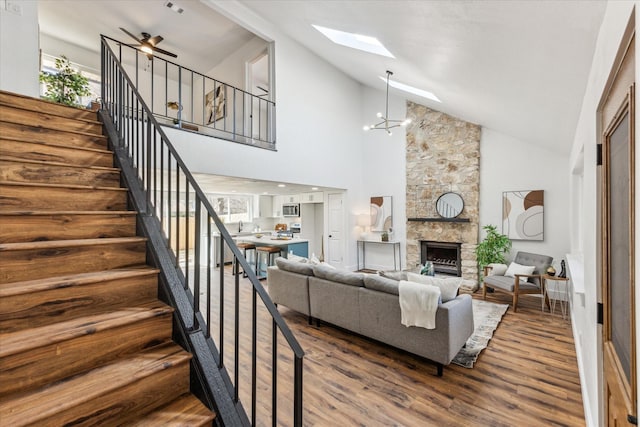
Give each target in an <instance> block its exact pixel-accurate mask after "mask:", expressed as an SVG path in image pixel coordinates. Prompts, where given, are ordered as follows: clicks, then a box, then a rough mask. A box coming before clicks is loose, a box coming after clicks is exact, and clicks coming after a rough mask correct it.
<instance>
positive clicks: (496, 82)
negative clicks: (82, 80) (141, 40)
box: [39, 0, 606, 153]
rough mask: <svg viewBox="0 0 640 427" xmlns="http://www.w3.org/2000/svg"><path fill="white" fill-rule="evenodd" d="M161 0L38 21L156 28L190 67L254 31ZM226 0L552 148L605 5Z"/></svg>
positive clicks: (67, 5)
mask: <svg viewBox="0 0 640 427" xmlns="http://www.w3.org/2000/svg"><path fill="white" fill-rule="evenodd" d="M228 1H231V0H228ZM165 3H166V1H165V0H103V1H82V2H81V1H75V0H46V1H45V0H41V1H40V2H39V16H40V18H39V19H40V26H41V31H42V32H44V33H47V34H50V35H51V36H53V37H57V38H59V39H62V40H67V41H73V42H74V43H76V44H80V45H82V46H84V47H86V48H88V49H93V50H96V49H97V48H98V43H97V40H98V39H99V34H100V33H102V34H106V35H108V36H111V37H114V38H117V39H119V40H123V41H129V40H127V36H126V35H125V34H124V33H122V32H121V31H120V30H119V29H118V28H119V27H124V28H126V29H128V30H129V31H131V32H133V33H137V34H139V33H140V32H142V31H146V32H149V33H151V35H156V34H161V35H162V36H163V37H164V38H165V40H164V41H163V42H162V45H160V47H162V48H164V49H166V50H169V51H173V52H177V53H179V58H178V62H179V63H181V64H184V65H186V66H189V67H192V68H194V69H196V70H200V71H207V70H210V69H211V68H213V67H214V66H215V65H216V64H217V63H218V62H220V61H221V60H222V59H223V58H224V57H226V56H227V55H228V54H230V53H231V52H233V51H234V50H235V49H237V48H238V47H239V46H241V45H242V44H244V43H246V42H247V41H248V40H250V38H251V37H253V35H252V34H251V33H249V32H248V31H246V30H245V29H243V28H242V27H241V26H240V25H238V23H234V22H231V21H229V20H228V19H227V18H224V17H222V16H221V15H220V14H219V13H217V12H216V11H215V10H214V9H217V8H224V3H226V2H225V1H223V2H220V1H216V0H204V1H202V2H200V1H197V0H176V1H174V2H173V3H175V4H177V5H179V6H180V7H182V8H184V12H183V13H182V14H177V13H175V12H173V11H172V10H170V9H169V8H167V7H166V6H165ZM236 3H239V4H240V5H241V6H244V7H245V8H247V9H248V10H249V11H251V12H254V13H256V14H258V15H259V16H261V17H263V18H264V19H265V20H266V21H268V22H271V23H272V24H274V28H277V29H278V30H279V31H282V32H283V33H285V34H287V35H288V36H290V37H291V38H293V39H295V40H297V41H298V42H299V43H301V44H302V45H304V46H306V47H307V48H308V49H309V50H311V51H313V52H315V53H316V54H317V55H318V56H320V57H321V58H324V59H325V60H326V61H328V62H329V63H331V64H333V65H334V66H335V67H336V68H338V69H340V70H342V71H343V72H344V73H345V74H346V75H348V76H350V77H351V78H353V79H354V80H356V81H358V82H360V83H362V84H363V85H367V86H371V87H373V88H377V89H380V90H383V89H384V82H383V81H381V80H380V79H379V78H378V76H381V75H384V72H385V70H387V69H389V70H392V71H393V72H394V78H395V79H397V80H398V81H400V82H402V83H406V84H409V85H412V86H416V87H419V88H422V89H426V90H429V91H431V92H433V93H435V94H436V95H437V96H438V97H439V98H440V99H441V100H442V103H436V102H434V101H430V100H426V99H423V98H419V97H417V96H415V95H408V94H405V93H403V92H399V91H397V90H392V92H393V93H394V94H395V95H397V96H403V97H406V98H408V99H410V100H412V101H415V102H418V103H421V104H424V105H427V106H429V107H432V108H434V109H437V110H440V111H443V112H445V113H448V114H451V115H453V116H456V117H459V118H462V119H464V120H467V121H470V122H473V123H477V124H480V125H482V126H484V127H488V128H491V129H494V130H497V131H499V132H502V133H504V134H507V135H510V136H513V137H516V138H518V139H520V140H522V141H524V142H527V143H532V144H536V145H541V146H545V147H547V148H551V149H553V150H557V151H558V152H561V153H567V152H568V151H569V150H570V147H571V143H572V141H573V133H574V130H575V126H576V122H577V119H578V114H579V111H580V108H581V103H582V98H583V94H584V90H585V87H586V83H587V78H588V73H589V69H590V67H591V60H592V56H593V50H594V46H595V41H596V38H597V34H598V30H599V27H600V23H601V22H602V18H603V15H604V11H605V9H606V2H604V1H599V0H594V1H591V0H588V1H580V0H566V1H565V0H555V1H546V0H529V1H521V0H512V1H504V0H485V1H476V0H474V1H469V0H456V1H427V0H424V1H417V0H416V1H406V0H396V1H391V0H388V1H385V0H373V1H371V0H351V1H341V0H335V1H316V0H277V1H275V0H239V1H238V2H236ZM209 6H212V7H209ZM311 24H317V25H322V26H325V27H330V28H334V29H338V30H342V31H349V32H355V33H358V34H363V35H368V36H374V37H377V38H378V39H379V40H380V41H381V42H382V43H383V44H384V45H385V46H386V47H387V49H389V50H390V51H391V53H393V55H394V56H395V58H386V57H381V56H377V55H372V54H368V53H364V52H359V51H356V50H353V49H350V48H347V47H343V46H338V45H335V44H333V43H331V42H330V41H329V40H328V39H327V38H325V37H324V36H323V35H322V34H320V33H319V32H317V31H316V30H315V29H314V28H313V27H312V26H311ZM276 66H277V64H276ZM382 102H383V100H382V99H381V103H382ZM358 125H359V124H358Z"/></svg>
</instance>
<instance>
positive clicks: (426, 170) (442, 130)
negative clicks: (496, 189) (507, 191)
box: [406, 102, 480, 290]
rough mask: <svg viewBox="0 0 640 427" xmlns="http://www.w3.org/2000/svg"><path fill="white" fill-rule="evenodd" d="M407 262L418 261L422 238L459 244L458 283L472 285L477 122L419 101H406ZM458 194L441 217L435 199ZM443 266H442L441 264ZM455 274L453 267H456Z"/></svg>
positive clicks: (476, 209) (476, 211)
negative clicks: (458, 205) (458, 208)
mask: <svg viewBox="0 0 640 427" xmlns="http://www.w3.org/2000/svg"><path fill="white" fill-rule="evenodd" d="M407 117H408V118H411V120H412V122H411V124H409V126H407V149H406V161H407V172H406V173H407V188H406V194H407V266H408V267H412V266H416V265H418V264H421V263H422V262H423V261H424V259H423V258H422V255H421V249H422V242H426V241H428V242H439V243H454V244H455V245H456V246H459V250H458V249H457V250H458V253H459V255H458V256H459V257H460V261H459V263H458V266H456V269H459V272H460V273H459V274H460V275H461V276H462V278H463V279H465V281H464V283H463V288H465V289H467V290H475V289H477V286H478V269H477V262H476V256H475V249H476V246H477V245H478V228H479V224H478V223H479V193H480V126H478V125H475V124H473V123H468V122H465V121H462V120H460V119H457V118H455V117H451V116H449V115H447V114H444V113H442V112H439V111H435V110H432V109H430V108H427V107H425V106H423V105H419V104H415V103H413V102H407ZM446 192H455V193H458V194H459V195H460V196H462V199H463V200H464V208H463V210H462V213H461V214H460V215H458V216H457V217H455V218H442V217H441V216H440V215H438V213H437V212H436V201H437V200H438V197H440V196H441V195H442V194H443V193H446ZM441 267H443V266H441ZM456 274H457V271H456Z"/></svg>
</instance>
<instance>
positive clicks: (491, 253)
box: [476, 225, 511, 277]
mask: <svg viewBox="0 0 640 427" xmlns="http://www.w3.org/2000/svg"><path fill="white" fill-rule="evenodd" d="M482 229H483V230H485V231H486V233H487V235H486V236H485V238H484V240H483V241H482V242H480V243H479V244H478V247H476V258H477V261H478V269H479V270H480V273H481V277H482V271H483V270H484V267H485V266H486V265H489V264H491V263H501V264H504V263H505V258H504V255H505V254H506V253H507V252H509V250H510V249H511V240H509V238H508V237H507V236H505V235H504V234H500V233H498V230H497V227H496V226H495V225H485V226H484V227H482Z"/></svg>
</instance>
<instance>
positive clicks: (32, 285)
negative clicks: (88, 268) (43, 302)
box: [0, 265, 160, 298]
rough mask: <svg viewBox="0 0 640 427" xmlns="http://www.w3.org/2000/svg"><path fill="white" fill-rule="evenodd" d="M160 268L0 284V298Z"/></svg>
mask: <svg viewBox="0 0 640 427" xmlns="http://www.w3.org/2000/svg"><path fill="white" fill-rule="evenodd" d="M159 272H160V270H158V269H157V268H152V267H149V266H147V265H141V266H139V267H129V268H117V269H113V270H105V271H96V272H91V273H80V274H70V275H65V276H58V277H46V278H44V279H35V280H25V281H22V282H12V283H3V284H0V298H5V297H9V296H13V295H22V294H29V293H33V292H43V291H47V290H51V289H58V288H70V287H74V286H84V285H89V284H92V283H96V282H100V281H104V280H115V279H121V278H127V277H141V276H149V275H155V274H158V273H159Z"/></svg>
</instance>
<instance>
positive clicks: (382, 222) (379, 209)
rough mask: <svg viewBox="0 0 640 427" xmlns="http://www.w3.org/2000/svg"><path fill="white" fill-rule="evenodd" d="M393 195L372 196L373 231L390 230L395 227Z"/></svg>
mask: <svg viewBox="0 0 640 427" xmlns="http://www.w3.org/2000/svg"><path fill="white" fill-rule="evenodd" d="M392 212H393V205H392V201H391V196H377V197H372V198H371V231H389V230H390V229H391V227H393V217H392Z"/></svg>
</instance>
